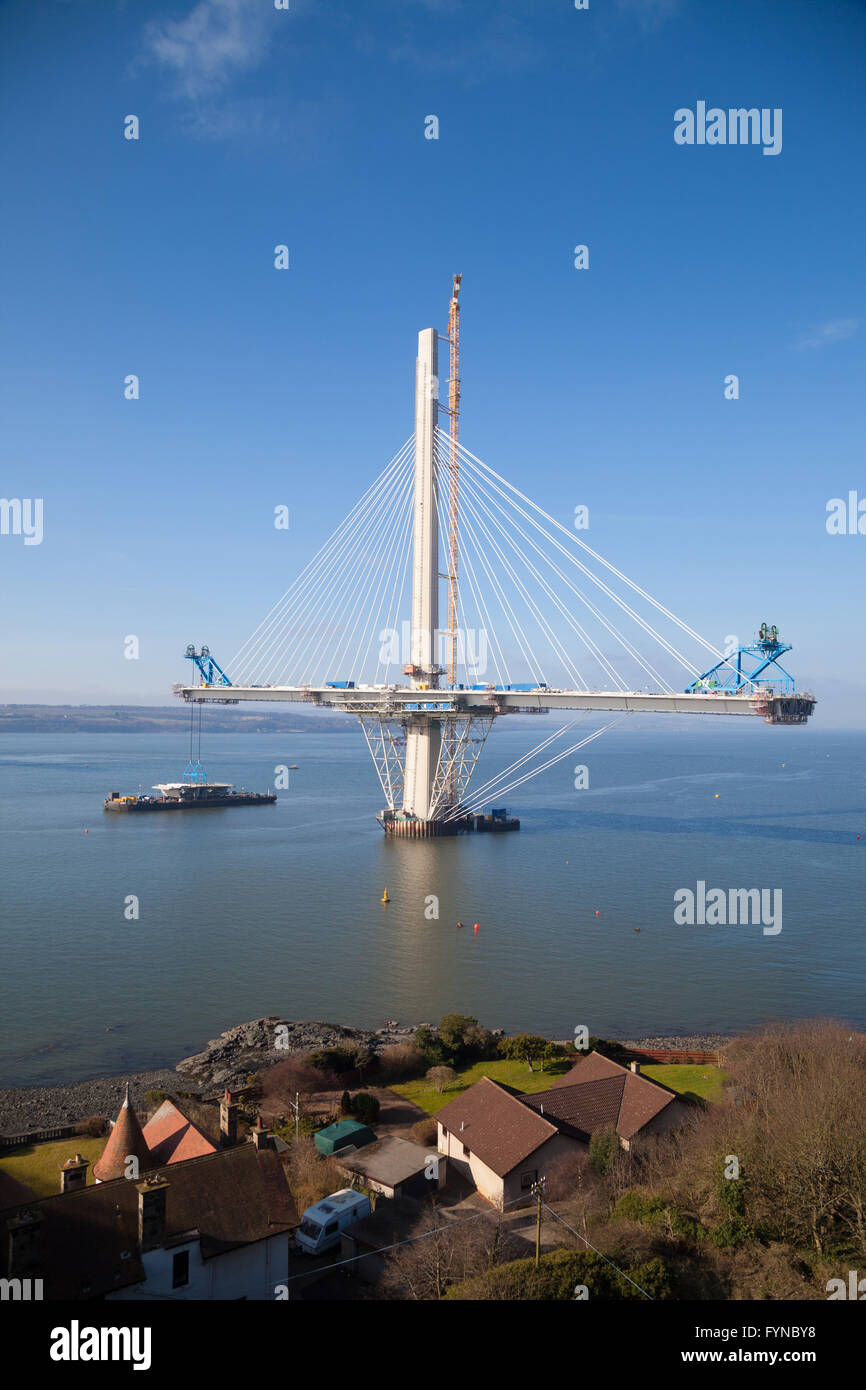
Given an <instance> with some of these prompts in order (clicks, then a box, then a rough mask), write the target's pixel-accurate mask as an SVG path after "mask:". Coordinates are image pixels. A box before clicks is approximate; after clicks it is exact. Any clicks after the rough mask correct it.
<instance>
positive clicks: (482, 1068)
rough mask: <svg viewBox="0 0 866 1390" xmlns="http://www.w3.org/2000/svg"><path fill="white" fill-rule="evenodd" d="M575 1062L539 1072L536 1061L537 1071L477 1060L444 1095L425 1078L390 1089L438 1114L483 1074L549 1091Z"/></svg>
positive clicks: (548, 1066)
mask: <svg viewBox="0 0 866 1390" xmlns="http://www.w3.org/2000/svg"><path fill="white" fill-rule="evenodd" d="M573 1065H574V1062H570V1061H564V1062H548V1063H546V1064H545V1069H544V1071H539V1070H538V1065H537V1064H536V1067H535V1071H530V1070H529V1068H528V1067H527V1065H526V1063H525V1062H508V1061H500V1062H475V1064H474V1065H473V1066H471V1067H467V1068H466V1069H465V1070H464V1071H460V1072H458V1073H457V1080H456V1081H452V1082H451V1085H450V1086H447V1087H446V1089H445V1090H444V1091H442V1093H441V1094H440V1093H439V1091H437V1090H436V1088H435V1087H434V1086H431V1084H430V1082H429V1081H427V1080H425V1079H424V1078H423V1077H422V1078H421V1079H420V1080H419V1081H401V1082H400V1084H399V1086H392V1087H391V1090H392V1091H396V1092H397V1095H398V1096H404V1097H405V1099H406V1100H411V1101H414V1103H415V1104H416V1105H420V1107H421V1109H422V1110H426V1112H427V1114H428V1115H435V1114H436V1112H437V1110H441V1109H442V1107H443V1105H447V1104H448V1102H449V1101H450V1100H454V1098H455V1096H459V1095H460V1094H461V1093H462V1092H463V1091H466V1090H468V1088H469V1087H470V1086H474V1085H475V1082H476V1081H480V1080H481V1078H482V1076H489V1077H491V1078H492V1080H494V1081H501V1082H502V1083H503V1084H504V1085H505V1086H513V1087H514V1089H515V1090H517V1091H546V1090H547V1089H548V1087H549V1086H551V1085H552V1084H553V1082H554V1081H555V1080H556V1078H557V1077H558V1076H562V1075H563V1073H564V1072H567V1071H569V1070H570V1068H571V1067H572V1066H573Z"/></svg>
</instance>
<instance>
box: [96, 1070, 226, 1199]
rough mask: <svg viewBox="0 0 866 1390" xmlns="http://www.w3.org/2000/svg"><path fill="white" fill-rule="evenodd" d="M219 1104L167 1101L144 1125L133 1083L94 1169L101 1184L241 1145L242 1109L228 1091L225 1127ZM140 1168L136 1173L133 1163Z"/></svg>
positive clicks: (223, 1113)
mask: <svg viewBox="0 0 866 1390" xmlns="http://www.w3.org/2000/svg"><path fill="white" fill-rule="evenodd" d="M216 1115H217V1111H216V1108H215V1107H214V1106H207V1105H203V1104H202V1103H201V1102H199V1101H193V1100H190V1101H186V1100H185V1101H184V1102H183V1104H182V1105H181V1102H180V1101H177V1100H174V1099H172V1098H167V1099H166V1100H164V1101H163V1102H162V1104H161V1105H160V1106H159V1107H158V1108H157V1110H156V1111H155V1112H154V1114H153V1115H151V1117H150V1119H149V1120H148V1121H147V1123H146V1124H145V1125H144V1126H142V1124H141V1122H140V1120H139V1118H138V1116H137V1115H136V1113H135V1111H134V1110H133V1108H132V1105H131V1104H130V1099H129V1085H128V1084H127V1087H126V1096H125V1098H124V1101H123V1105H122V1106H121V1108H120V1113H119V1114H118V1116H117V1119H116V1120H115V1121H114V1124H113V1125H112V1129H111V1134H110V1135H109V1137H108V1142H107V1144H106V1145H105V1149H104V1150H103V1153H102V1157H101V1158H99V1159H97V1161H96V1163H95V1164H94V1165H93V1176H94V1178H95V1179H96V1181H97V1182H110V1181H111V1180H112V1179H113V1178H122V1177H127V1176H132V1177H135V1176H137V1175H138V1174H139V1173H145V1172H148V1171H149V1170H150V1169H152V1168H162V1167H164V1166H165V1165H166V1164H169V1163H182V1162H184V1161H185V1160H186V1159H188V1158H202V1157H204V1155H205V1154H212V1153H216V1151H217V1149H218V1148H226V1147H228V1146H229V1145H231V1144H234V1143H236V1142H237V1137H238V1136H237V1107H236V1105H235V1104H234V1102H233V1101H232V1098H231V1095H230V1094H229V1092H228V1091H226V1092H225V1095H224V1096H223V1098H222V1100H221V1101H220V1105H219V1124H218V1127H217V1124H216ZM130 1158H134V1159H135V1160H136V1164H135V1165H133V1166H132V1168H133V1170H132V1171H130V1165H129V1159H130Z"/></svg>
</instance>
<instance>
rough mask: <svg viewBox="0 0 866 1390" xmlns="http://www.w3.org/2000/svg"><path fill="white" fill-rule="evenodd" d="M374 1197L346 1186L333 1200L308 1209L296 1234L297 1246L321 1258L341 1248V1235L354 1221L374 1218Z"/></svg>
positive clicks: (324, 1200) (327, 1199)
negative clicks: (323, 1252) (327, 1251)
mask: <svg viewBox="0 0 866 1390" xmlns="http://www.w3.org/2000/svg"><path fill="white" fill-rule="evenodd" d="M370 1211H371V1208H370V1198H369V1197H365V1196H364V1194H363V1192H354V1191H353V1190H352V1188H351V1187H343V1188H341V1189H340V1191H339V1192H335V1193H334V1194H333V1196H331V1197H323V1198H322V1200H321V1202H316V1203H315V1205H314V1206H312V1207H307V1210H306V1211H305V1212H304V1214H303V1216H302V1218H301V1224H300V1226H299V1227H298V1229H297V1232H296V1234H295V1245H296V1246H297V1248H298V1249H299V1250H303V1251H304V1253H305V1254H307V1255H320V1254H321V1253H322V1251H323V1250H330V1249H331V1247H332V1246H334V1245H339V1243H340V1232H341V1231H344V1230H345V1229H346V1227H347V1226H351V1225H352V1223H353V1222H354V1221H360V1220H361V1218H362V1217H363V1216H369V1215H370Z"/></svg>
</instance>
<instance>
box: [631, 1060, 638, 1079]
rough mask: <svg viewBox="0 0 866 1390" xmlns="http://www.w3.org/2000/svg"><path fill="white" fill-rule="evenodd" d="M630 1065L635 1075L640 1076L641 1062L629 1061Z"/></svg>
mask: <svg viewBox="0 0 866 1390" xmlns="http://www.w3.org/2000/svg"><path fill="white" fill-rule="evenodd" d="M629 1067H630V1068H631V1070H632V1071H633V1072H634V1074H635V1076H640V1062H629Z"/></svg>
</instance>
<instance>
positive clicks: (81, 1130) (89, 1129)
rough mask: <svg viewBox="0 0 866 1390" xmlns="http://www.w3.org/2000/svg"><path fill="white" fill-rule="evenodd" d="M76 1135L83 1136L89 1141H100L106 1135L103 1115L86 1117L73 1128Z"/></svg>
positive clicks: (106, 1127)
mask: <svg viewBox="0 0 866 1390" xmlns="http://www.w3.org/2000/svg"><path fill="white" fill-rule="evenodd" d="M75 1132H76V1134H84V1135H86V1136H87V1138H89V1139H101V1138H102V1136H103V1135H104V1134H107V1133H108V1121H107V1120H106V1118H105V1116H104V1115H88V1116H87V1119H86V1120H79V1121H78V1124H77V1125H76V1126H75Z"/></svg>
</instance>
